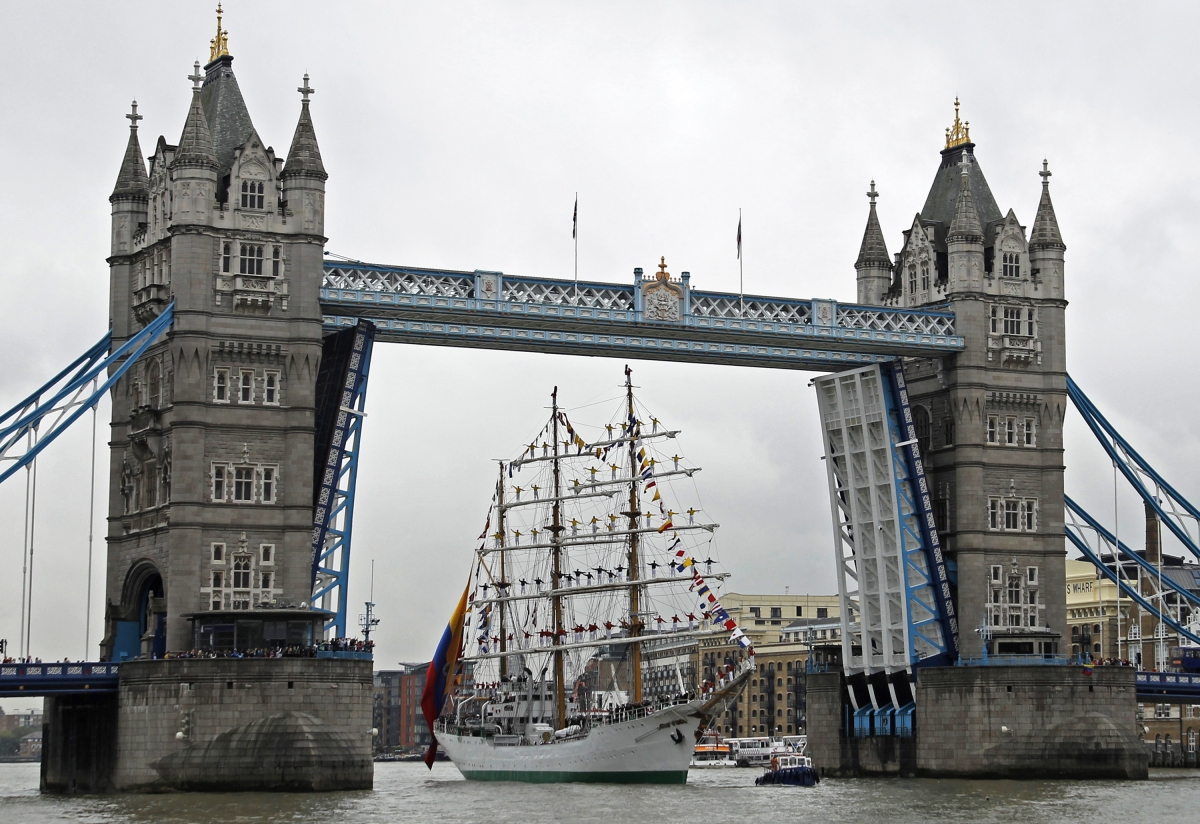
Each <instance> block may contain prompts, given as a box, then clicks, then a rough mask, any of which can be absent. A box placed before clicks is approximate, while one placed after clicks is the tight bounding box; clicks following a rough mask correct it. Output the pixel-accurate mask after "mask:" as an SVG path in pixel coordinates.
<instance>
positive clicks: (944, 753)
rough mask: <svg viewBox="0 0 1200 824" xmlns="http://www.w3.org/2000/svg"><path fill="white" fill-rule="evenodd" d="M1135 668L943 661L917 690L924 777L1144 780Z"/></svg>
mask: <svg viewBox="0 0 1200 824" xmlns="http://www.w3.org/2000/svg"><path fill="white" fill-rule="evenodd" d="M1136 702H1137V698H1136V693H1135V688H1134V671H1133V670H1132V669H1129V668H1122V667H1097V668H1095V669H1094V670H1092V674H1091V675H1085V674H1084V671H1083V668H1082V667H1061V666H1007V667H942V668H932V669H927V670H923V671H922V672H921V674H920V685H919V686H918V688H917V719H916V726H917V736H918V739H919V744H918V769H919V771H920V773H921V774H923V775H946V776H949V775H955V776H968V775H973V776H992V777H1006V778H1018V777H1034V776H1037V777H1050V776H1059V777H1076V778H1145V777H1146V775H1147V765H1146V764H1147V762H1146V756H1145V752H1144V751H1143V749H1142V747H1141V744H1140V743H1139V741H1138V737H1137V731H1136V723H1135V722H1136V719H1135V716H1136Z"/></svg>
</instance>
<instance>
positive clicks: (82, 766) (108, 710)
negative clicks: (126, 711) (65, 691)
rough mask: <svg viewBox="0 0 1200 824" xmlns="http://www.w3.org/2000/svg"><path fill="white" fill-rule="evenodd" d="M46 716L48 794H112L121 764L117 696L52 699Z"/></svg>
mask: <svg viewBox="0 0 1200 824" xmlns="http://www.w3.org/2000/svg"><path fill="white" fill-rule="evenodd" d="M44 707H45V708H44V710H43V715H42V719H43V721H42V775H41V781H40V787H41V791H42V792H44V793H94V792H106V791H108V790H111V789H113V771H114V769H115V768H116V762H117V696H116V695H114V694H112V693H98V694H96V695H87V694H83V695H50V696H46V698H45V705H44Z"/></svg>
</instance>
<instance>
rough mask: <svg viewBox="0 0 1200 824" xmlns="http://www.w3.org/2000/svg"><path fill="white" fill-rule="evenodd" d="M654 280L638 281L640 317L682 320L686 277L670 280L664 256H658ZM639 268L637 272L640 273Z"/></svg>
mask: <svg viewBox="0 0 1200 824" xmlns="http://www.w3.org/2000/svg"><path fill="white" fill-rule="evenodd" d="M660 260H661V261H662V262H661V263H659V265H658V271H657V272H656V273H655V275H654V280H652V281H648V282H642V283H639V284H638V286H639V287H640V290H641V304H642V317H643V318H644V319H645V320H663V321H672V322H674V323H680V322H682V321H683V313H684V296H685V294H686V291H685V290H686V289H687V280H686V277H685V279H684V280H683V281H682V282H677V281H672V280H671V273H670V272H668V271H667V259H666V257H665V256H664V257H662V258H660ZM640 271H641V270H640V269H639V270H638V272H639V273H640Z"/></svg>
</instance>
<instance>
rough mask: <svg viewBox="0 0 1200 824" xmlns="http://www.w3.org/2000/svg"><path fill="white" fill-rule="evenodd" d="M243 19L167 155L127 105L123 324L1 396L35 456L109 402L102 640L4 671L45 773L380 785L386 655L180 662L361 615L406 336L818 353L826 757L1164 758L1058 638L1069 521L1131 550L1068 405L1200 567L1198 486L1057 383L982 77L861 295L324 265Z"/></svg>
mask: <svg viewBox="0 0 1200 824" xmlns="http://www.w3.org/2000/svg"><path fill="white" fill-rule="evenodd" d="M226 38H227V35H226V32H225V31H224V30H223V29H222V28H221V23H220V18H218V25H217V36H216V37H215V38H214V39H213V41H212V48H211V54H210V61H209V62H208V64H207V65H205V66H204V67H201V66H200V65H199V64H197V65H196V66H195V70H194V72H193V74H192V75H191V76H190V80H191V81H192V90H191V104H190V107H189V109H188V113H187V117H186V119H185V122H184V125H183V130H182V134H181V136H180V138H179V141H178V143H176V144H170V143H168V142H167V141H166V140H165V139H164V138H162V137H160V138H159V139H158V141H157V142H156V143H155V145H154V147H153V151H152V152H151V154H150V158H149V169H148V171H147V167H146V163H145V161H144V160H143V154H142V149H141V146H140V143H139V138H138V122H139V121H140V120H141V119H142V115H140V114H138V111H137V105H136V103H135V104H134V105H133V109H132V111H131V113H130V114H129V115H127V117H128V118H129V120H130V134H129V142H128V146H127V148H126V151H125V156H124V159H123V161H122V162H121V166H120V172H119V175H118V179H117V184H116V187H115V189H114V191H113V193H112V196H111V198H110V201H111V203H112V235H111V249H110V257H109V258H108V263H109V266H110V283H111V300H110V306H109V313H110V326H111V331H110V333H109V334H108V335H106V336H105V337H104V338H103V339H101V341H100V342H99V343H97V344H96V346H94V347H93V348H92V349H91V350H89V352H88V353H85V355H84V356H83V357H82V358H80V359H79V360H78V361H76V362H75V363H74V364H72V365H71V366H70V367H68V368H67V369H65V370H64V371H63V372H62V373H60V374H59V375H57V376H55V378H54V379H52V380H51V381H50V382H49V383H48V384H47V385H46V386H44V387H42V388H41V389H40V390H38V391H37V392H35V393H34V394H32V395H30V396H29V397H28V398H27V399H26V400H25V401H23V402H22V403H21V404H19V405H18V406H17V407H15V408H14V409H13V410H11V411H10V413H9V414H8V415H7V416H6V417H4V418H2V419H0V436H2V441H0V449H3V456H4V457H5V458H6V459H10V461H11V465H10V466H9V467H8V468H6V469H5V474H4V477H9V476H12V475H13V474H14V473H16V472H17V471H18V470H19V469H20V468H21V467H24V466H28V465H29V464H30V462H31V461H32V460H33V458H34V457H35V456H36V454H37V453H38V452H39V451H40V450H42V449H44V448H46V447H47V446H48V445H49V444H51V443H52V442H53V440H54V437H55V436H56V435H57V434H58V432H60V431H62V429H64V428H65V427H66V426H69V425H70V424H71V423H72V422H73V421H74V420H76V419H78V417H79V416H80V415H81V414H82V413H83V411H84V410H86V409H88V408H90V407H92V406H94V405H95V403H96V402H97V401H98V400H99V398H100V397H101V396H102V395H103V394H104V393H106V392H107V393H108V394H109V395H110V397H111V398H112V422H111V433H110V437H109V444H110V474H109V497H108V524H109V529H108V536H107V541H108V563H107V577H106V581H107V585H106V613H105V634H104V639H103V642H102V644H101V655H100V658H101V662H100V663H93V664H81V665H77V666H76V667H67V668H66V669H65V670H64V669H63V668H61V667H60V668H58V669H56V670H54V671H53V672H50V671H49V670H50V669H52V668H49V667H46V668H40V667H34V666H30V667H26V666H21V667H15V666H14V667H9V666H6V667H5V668H4V669H3V670H0V694H6V693H20V694H25V695H29V694H45V695H48V696H51V697H49V698H48V699H47V710H46V718H47V719H48V721H47V728H46V743H45V748H44V753H45V754H44V758H43V772H42V786H43V789H45V790H48V791H55V790H58V791H62V790H67V791H74V790H97V789H119V790H129V789H143V790H145V789H149V790H162V789H171V788H185V789H187V788H190V789H206V788H211V787H222V786H230V785H231V783H232V784H235V785H237V786H241V787H245V788H282V787H287V788H296V789H304V788H307V789H322V788H331V787H362V786H370V783H371V776H372V772H371V761H370V752H371V730H370V716H371V709H370V708H371V663H370V662H369V661H365V660H354V659H355V657H356V654H352V653H342V652H338V651H329V652H327V653H323V654H322V657H319V658H289V659H286V660H283V661H279V660H236V659H187V658H184V659H179V660H176V659H175V658H172V659H170V660H156V659H161V658H162V656H163V655H164V654H166V653H168V652H178V651H183V650H189V649H192V648H195V647H200V646H206V645H207V646H212V647H214V648H215V647H218V646H220V645H221V644H226V645H228V646H239V645H241V646H253V645H257V644H259V643H261V644H265V645H266V646H271V645H275V646H280V645H284V644H294V645H297V646H306V647H311V646H312V645H314V644H316V643H318V642H320V641H321V640H322V639H328V638H336V637H341V636H345V635H346V610H347V604H346V587H347V581H348V575H349V568H350V567H349V564H350V553H351V547H352V538H353V514H354V495H355V484H356V472H357V459H358V454H359V450H360V445H361V437H362V435H363V430H364V417H363V416H364V410H365V398H366V388H367V382H368V375H369V371H370V362H371V352H372V348H373V346H374V345H375V344H376V343H386V342H393V341H395V342H404V343H418V344H427V345H440V346H457V347H468V348H470V347H475V348H489V349H513V350H523V351H537V352H557V353H568V354H577V355H593V356H605V357H620V358H640V359H657V360H671V361H687V362H692V363H715V364H727V365H736V366H748V367H760V368H761V367H765V368H777V369H791V370H806V371H814V372H819V373H821V374H820V376H818V377H816V378H815V379H814V380H813V385H814V387H815V393H816V397H817V402H818V405H819V408H820V413H821V415H820V420H821V434H822V437H823V439H824V445H825V458H826V460H825V465H826V469H827V472H828V480H829V492H830V506H831V513H832V518H833V533H834V544H835V558H836V564H837V573H838V581H839V595H840V597H841V602H842V610H841V615H842V623H843V632H842V635H841V637H842V639H843V641H842V662H843V670H842V671H841V672H833V673H813V674H811V675H810V676H809V697H808V733H809V741H810V742H811V746H812V754H813V756H814V761H815V762H816V764H817V765H818V766H819V767H821V768H822V769H824V770H825V771H826V772H829V773H841V774H859V773H870V772H883V773H886V772H900V773H924V774H946V775H952V774H975V775H1014V776H1015V775H1021V774H1031V773H1032V774H1039V775H1047V774H1060V775H1075V776H1100V775H1107V776H1123V777H1144V776H1145V774H1146V757H1145V754H1144V752H1143V750H1142V748H1141V745H1140V743H1139V741H1138V739H1137V733H1136V731H1135V728H1134V703H1135V700H1136V690H1137V689H1141V688H1142V687H1139V686H1135V677H1134V672H1133V671H1132V670H1130V669H1124V668H1114V667H1109V668H1098V669H1097V670H1096V671H1095V672H1084V670H1083V669H1082V668H1081V667H1079V666H1071V665H1069V664H1068V662H1067V660H1066V657H1065V655H1064V647H1063V642H1062V634H1063V630H1064V628H1065V626H1066V613H1065V601H1064V595H1063V593H1064V583H1065V573H1064V557H1065V542H1066V539H1067V537H1069V538H1070V540H1071V541H1072V543H1073V545H1075V546H1077V547H1078V548H1079V549H1080V551H1081V552H1083V553H1084V555H1085V557H1090V558H1092V559H1093V560H1094V561H1095V562H1096V563H1097V565H1098V566H1099V567H1100V568H1101V569H1102V570H1106V571H1108V574H1113V573H1112V572H1111V570H1112V569H1113V568H1115V567H1114V563H1113V559H1114V558H1115V557H1117V556H1118V555H1120V554H1122V553H1127V554H1133V551H1132V550H1130V549H1129V548H1128V547H1127V546H1125V545H1124V544H1118V542H1117V541H1116V540H1115V538H1114V537H1113V536H1112V535H1111V534H1110V533H1108V532H1107V531H1106V530H1105V529H1104V528H1103V527H1102V526H1101V525H1100V524H1099V522H1097V521H1096V520H1095V519H1093V518H1091V516H1089V515H1088V514H1087V513H1086V512H1083V510H1082V509H1079V508H1078V506H1077V505H1076V504H1074V503H1073V502H1070V501H1068V500H1066V498H1065V496H1064V489H1063V468H1064V467H1063V439H1062V432H1063V422H1064V418H1065V416H1066V413H1067V409H1068V405H1069V403H1071V402H1073V403H1074V404H1075V405H1076V407H1077V408H1079V410H1080V411H1081V413H1082V414H1083V415H1084V418H1085V420H1086V421H1087V422H1088V423H1089V426H1091V428H1092V429H1093V430H1094V431H1095V432H1096V433H1097V435H1098V436H1099V437H1100V438H1101V441H1102V443H1103V444H1104V447H1105V449H1107V450H1108V451H1109V453H1110V455H1111V456H1112V457H1113V459H1114V461H1117V462H1118V463H1119V464H1120V465H1121V466H1122V468H1123V471H1124V472H1125V474H1126V475H1127V477H1128V479H1129V480H1130V481H1131V482H1132V483H1133V484H1134V486H1135V488H1136V489H1138V490H1139V493H1140V494H1142V495H1143V497H1144V498H1146V499H1147V501H1148V503H1149V502H1150V501H1151V499H1153V500H1154V501H1155V502H1156V503H1154V506H1155V507H1156V508H1157V513H1158V515H1159V516H1160V517H1161V518H1162V520H1163V522H1165V523H1167V525H1168V528H1169V529H1170V530H1171V531H1172V532H1173V533H1174V534H1176V536H1177V537H1180V540H1181V541H1182V542H1183V543H1184V544H1185V546H1187V547H1188V548H1189V549H1190V550H1191V551H1192V552H1194V553H1195V554H1196V555H1197V556H1198V557H1200V536H1197V534H1196V532H1195V524H1196V523H1197V522H1198V519H1200V512H1198V511H1197V510H1196V508H1195V507H1193V506H1192V505H1191V504H1189V503H1188V502H1187V501H1186V500H1184V499H1183V498H1182V496H1180V495H1179V494H1178V493H1177V492H1175V490H1174V489H1173V488H1171V487H1170V486H1169V485H1168V484H1167V483H1166V481H1165V480H1164V479H1162V478H1161V476H1159V475H1158V474H1157V473H1155V472H1154V470H1153V469H1152V468H1151V467H1150V466H1149V464H1148V463H1146V461H1145V460H1144V459H1142V458H1141V456H1139V455H1138V454H1137V453H1136V452H1135V451H1134V450H1133V448H1132V447H1131V446H1129V444H1128V443H1126V442H1125V441H1124V440H1123V439H1122V438H1121V437H1120V435H1119V434H1118V433H1117V432H1116V430H1115V429H1113V428H1112V427H1111V425H1110V424H1108V422H1107V421H1106V420H1105V419H1104V418H1103V416H1101V415H1100V413H1099V412H1098V411H1097V410H1096V409H1095V407H1094V406H1092V405H1091V403H1090V401H1088V400H1087V398H1086V396H1084V395H1083V393H1082V391H1080V390H1079V388H1078V387H1077V386H1075V385H1074V384H1073V382H1071V381H1070V379H1069V378H1068V376H1067V371H1066V349H1065V311H1066V306H1067V301H1066V290H1065V281H1064V252H1065V248H1066V247H1065V245H1064V243H1063V240H1062V237H1061V234H1060V232H1059V227H1058V223H1057V219H1056V216H1055V213H1054V208H1053V205H1052V203H1051V199H1050V189H1049V177H1050V172H1049V169H1048V168H1047V167H1046V165H1045V164H1043V169H1042V172H1041V175H1042V185H1041V196H1040V200H1039V201H1038V204H1037V207H1036V212H1035V217H1034V221H1033V225H1032V229H1031V230H1030V231H1029V233H1028V234H1027V233H1026V229H1025V227H1024V226H1023V225H1021V223H1020V222H1019V221H1018V219H1017V217H1016V214H1015V213H1014V212H1013V211H1012V210H1009V211H1008V212H1007V213H1001V211H1000V209H999V208H998V206H997V204H996V202H995V200H994V198H993V197H992V194H991V191H990V189H989V187H988V184H987V180H986V179H985V178H984V175H983V172H982V169H981V168H980V165H979V163H978V162H977V161H976V159H975V151H974V150H975V144H974V143H972V142H971V140H970V135H969V132H968V129H967V124H965V123H963V122H961V121H960V120H959V118H958V114H957V112H958V109H957V102H956V109H955V121H954V125H953V127H952V128H951V129H949V130H947V136H946V145H945V148H944V149H943V150H942V151H941V155H940V160H939V163H938V168H937V171H936V173H935V176H934V182H933V185H932V187H931V188H930V191H929V195H928V197H927V199H926V202H925V204H924V206H923V207H922V208H921V211H920V212H918V213H917V214H916V216H915V218H914V219H913V221H912V224H911V225H910V226H909V228H908V229H906V230H905V232H904V234H903V241H902V244H901V247H900V251H899V252H898V253H896V254H895V255H894V256H889V254H888V251H887V245H886V243H885V240H884V236H883V232H882V229H881V227H880V223H879V219H878V216H877V214H876V208H875V199H876V198H877V197H878V194H877V192H876V191H875V187H874V183H872V185H871V190H870V192H869V195H868V196H869V200H870V206H869V212H868V219H867V227H866V232H865V234H864V237H863V242H862V246H861V249H860V251H859V255H858V259H857V261H856V263H855V269H856V271H857V283H858V295H857V302H856V303H853V304H846V303H839V302H837V301H834V300H827V299H796V298H782V297H764V296H756V295H755V296H751V295H746V296H741V295H736V294H729V293H722V292H710V291H703V290H701V289H698V288H695V287H694V286H693V283H692V278H691V275H690V274H689V273H688V272H683V273H681V274H680V275H679V276H678V277H675V276H673V275H672V274H670V273H669V272H668V267H667V264H666V261H665V260H661V261H660V262H659V264H658V265H657V266H656V267H655V268H656V269H657V271H652V272H651V274H650V275H648V276H647V275H646V274H645V272H644V270H643V269H640V268H639V269H635V270H634V272H633V279H632V281H628V282H625V283H600V282H579V283H577V282H573V281H570V280H558V279H548V278H533V277H525V276H515V275H510V274H506V273H502V272H496V271H489V270H475V271H443V270H433V269H425V268H419V267H408V266H387V265H376V264H368V263H363V262H359V261H352V260H333V259H331V257H330V256H328V255H327V254H325V252H324V245H325V242H326V238H325V237H324V208H325V184H326V179H327V174H326V171H325V166H324V163H323V161H322V158H321V153H320V150H319V148H318V143H317V137H316V131H315V128H314V125H313V121H312V117H311V114H310V105H311V102H310V97H311V95H312V94H313V93H314V89H313V88H311V86H310V85H309V82H308V80H309V79H308V76H307V75H306V76H305V77H304V83H303V84H302V85H301V86H300V88H299V89H298V91H299V93H300V95H301V100H300V114H299V119H298V122H297V125H296V130H295V133H294V135H293V138H292V141H291V144H290V146H289V148H288V151H287V153H286V155H284V156H278V157H277V156H276V154H275V151H274V149H272V148H271V147H270V146H269V145H268V144H267V143H266V142H265V141H264V140H263V139H262V137H260V135H259V133H258V132H257V131H256V129H255V127H254V125H253V121H252V120H251V117H250V114H249V112H248V110H247V108H246V106H245V103H244V102H243V99H242V96H241V92H240V90H239V87H238V82H237V79H236V78H235V77H234V74H233V68H232V64H233V57H232V56H231V55H230V54H229V50H228V43H227V39H226ZM109 352H111V353H112V354H111V355H110V354H108V353H109ZM38 427H40V429H39V428H38ZM35 429H36V430H37V434H38V437H37V439H36V440H35V439H34V437H33V434H34V432H35ZM0 480H3V478H0ZM1163 501H1165V502H1166V503H1163ZM1068 507H1069V509H1068ZM1068 512H1069V513H1070V519H1069V520H1068V517H1067V516H1068ZM1123 586H1124V584H1123ZM1134 594H1135V595H1138V596H1139V597H1142V602H1143V603H1144V605H1145V606H1146V608H1148V609H1150V610H1154V609H1156V607H1155V598H1154V596H1153V593H1151V595H1150V596H1149V597H1143V595H1144V593H1142V592H1137V593H1134ZM1192 600H1194V599H1192ZM1160 618H1161V619H1162V620H1163V621H1164V622H1166V621H1168V620H1171V621H1172V622H1173V623H1171V625H1172V626H1174V627H1176V628H1177V629H1178V630H1179V631H1180V632H1182V633H1184V634H1187V633H1188V632H1189V630H1188V629H1187V628H1186V627H1184V626H1182V623H1181V622H1180V616H1179V615H1178V613H1177V614H1176V615H1175V616H1174V618H1173V619H1172V618H1171V616H1169V615H1161V616H1160ZM1188 637H1191V636H1190V635H1188ZM357 657H358V658H361V657H363V656H362V655H361V654H357ZM44 670H45V671H44ZM118 672H119V675H118ZM1180 689H1181V690H1182V693H1186V692H1188V689H1190V688H1189V687H1187V686H1186V685H1185V686H1183V687H1180ZM1197 689H1198V690H1200V684H1198V685H1197ZM1182 693H1181V694H1182ZM1188 694H1189V695H1190V693H1188ZM305 741H309V742H311V741H320V742H322V745H321V746H320V747H319V748H316V749H314V748H313V747H311V746H307V745H304V746H302V742H305ZM249 752H257V753H259V754H260V756H261V757H258V760H257V761H256V762H254V763H251V761H250V760H247V759H248V758H249V757H248V756H247V753H249ZM263 753H266V754H267V755H262V754H263Z"/></svg>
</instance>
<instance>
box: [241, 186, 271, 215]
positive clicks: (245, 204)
mask: <svg viewBox="0 0 1200 824" xmlns="http://www.w3.org/2000/svg"><path fill="white" fill-rule="evenodd" d="M265 191H266V189H265V187H264V184H263V183H261V182H255V181H253V180H243V181H242V208H243V209H261V208H262V207H263V194H264V192H265Z"/></svg>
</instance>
